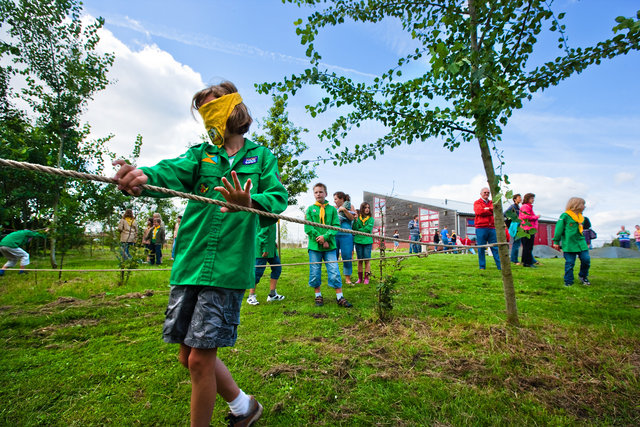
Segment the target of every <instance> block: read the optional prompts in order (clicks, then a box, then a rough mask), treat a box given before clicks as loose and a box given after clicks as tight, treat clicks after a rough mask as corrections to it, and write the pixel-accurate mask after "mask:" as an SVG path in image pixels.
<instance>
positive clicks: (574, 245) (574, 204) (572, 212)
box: [525, 196, 591, 286]
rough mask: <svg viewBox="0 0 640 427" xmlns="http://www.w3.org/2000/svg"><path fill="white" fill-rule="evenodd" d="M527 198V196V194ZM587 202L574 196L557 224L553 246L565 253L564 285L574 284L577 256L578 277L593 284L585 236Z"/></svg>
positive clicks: (586, 282) (585, 283) (586, 283)
mask: <svg viewBox="0 0 640 427" xmlns="http://www.w3.org/2000/svg"><path fill="white" fill-rule="evenodd" d="M525 200H526V196H525ZM584 206H585V202H584V199H581V198H580V197H572V198H570V199H569V201H568V202H567V206H566V208H565V211H564V213H563V214H562V215H560V219H559V220H558V222H557V224H556V231H555V233H554V236H553V248H554V249H556V250H560V249H561V248H562V252H563V254H564V285H565V286H571V285H573V267H574V266H575V265H576V257H579V258H580V272H579V273H578V278H579V279H580V281H581V282H582V284H583V285H587V286H589V285H591V282H589V266H590V265H591V257H590V256H589V247H588V246H587V242H586V240H585V238H584V235H583V231H584V216H583V215H582V212H584Z"/></svg>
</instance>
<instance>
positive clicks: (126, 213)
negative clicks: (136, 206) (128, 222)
mask: <svg viewBox="0 0 640 427" xmlns="http://www.w3.org/2000/svg"><path fill="white" fill-rule="evenodd" d="M122 218H133V211H132V210H131V209H127V210H125V211H124V215H122Z"/></svg>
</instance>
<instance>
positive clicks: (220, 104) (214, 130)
mask: <svg viewBox="0 0 640 427" xmlns="http://www.w3.org/2000/svg"><path fill="white" fill-rule="evenodd" d="M241 102H242V97H241V96H240V94H239V93H238V92H234V93H230V94H228V95H223V96H221V97H220V98H216V99H214V100H213V101H210V102H207V103H206V104H204V105H203V106H201V107H200V108H198V112H199V113H200V115H201V116H202V120H203V121H204V127H205V129H207V134H208V135H209V138H211V142H212V143H213V144H214V145H215V146H217V147H218V148H221V147H222V146H223V145H224V130H225V128H226V127H227V120H228V119H229V116H230V115H231V112H232V111H233V109H234V108H235V107H236V105H238V104H240V103H241Z"/></svg>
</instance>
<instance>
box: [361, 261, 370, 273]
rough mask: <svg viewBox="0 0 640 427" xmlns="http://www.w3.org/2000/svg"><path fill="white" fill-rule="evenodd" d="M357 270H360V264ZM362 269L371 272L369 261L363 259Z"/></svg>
mask: <svg viewBox="0 0 640 427" xmlns="http://www.w3.org/2000/svg"><path fill="white" fill-rule="evenodd" d="M358 271H360V266H358ZM364 271H365V272H366V273H367V274H371V261H365V262H364Z"/></svg>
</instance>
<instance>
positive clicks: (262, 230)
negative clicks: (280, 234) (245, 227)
mask: <svg viewBox="0 0 640 427" xmlns="http://www.w3.org/2000/svg"><path fill="white" fill-rule="evenodd" d="M276 236H277V226H276V224H271V225H268V226H266V227H260V226H259V227H258V233H257V234H256V258H273V257H274V256H276V254H277V249H278V247H277V246H278V245H276ZM265 252H266V253H267V256H266V257H263V256H262V254H263V253H265Z"/></svg>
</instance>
